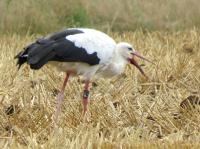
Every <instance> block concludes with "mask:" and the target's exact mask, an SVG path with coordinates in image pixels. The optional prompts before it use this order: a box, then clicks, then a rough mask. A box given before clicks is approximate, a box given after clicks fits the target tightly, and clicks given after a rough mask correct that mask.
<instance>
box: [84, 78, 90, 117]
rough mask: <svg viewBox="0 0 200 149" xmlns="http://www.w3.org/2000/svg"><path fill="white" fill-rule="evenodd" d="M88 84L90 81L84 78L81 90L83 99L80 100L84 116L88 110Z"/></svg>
mask: <svg viewBox="0 0 200 149" xmlns="http://www.w3.org/2000/svg"><path fill="white" fill-rule="evenodd" d="M89 84H90V81H89V80H86V81H85V87H84V91H83V100H82V102H83V115H84V116H85V114H86V112H87V111H88V104H89V100H88V97H89Z"/></svg>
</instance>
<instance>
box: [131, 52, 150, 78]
mask: <svg viewBox="0 0 200 149" xmlns="http://www.w3.org/2000/svg"><path fill="white" fill-rule="evenodd" d="M132 55H133V58H132V59H129V62H130V63H131V64H132V65H134V66H135V67H136V68H137V69H139V71H140V72H141V73H142V74H143V75H144V76H145V77H147V76H146V74H145V73H144V71H143V69H142V68H141V66H140V65H139V64H138V63H137V61H136V60H135V59H134V57H135V56H136V57H139V58H141V59H143V60H145V61H147V62H150V63H153V62H151V61H150V60H148V59H147V58H145V57H143V56H142V55H140V54H139V53H138V52H134V53H132Z"/></svg>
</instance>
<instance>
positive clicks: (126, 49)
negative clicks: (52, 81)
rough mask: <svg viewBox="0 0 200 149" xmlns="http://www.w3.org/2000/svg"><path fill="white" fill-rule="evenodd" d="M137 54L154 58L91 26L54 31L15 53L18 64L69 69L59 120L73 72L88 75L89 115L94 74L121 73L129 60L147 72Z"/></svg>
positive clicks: (85, 105)
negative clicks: (141, 65)
mask: <svg viewBox="0 0 200 149" xmlns="http://www.w3.org/2000/svg"><path fill="white" fill-rule="evenodd" d="M135 57H139V58H141V59H143V60H146V61H148V62H151V61H150V60H148V59H146V58H144V57H143V56H141V55H140V54H139V53H138V52H137V51H136V50H135V49H134V48H133V46H132V45H131V44H129V43H126V42H120V43H116V42H115V41H114V40H113V39H112V38H111V37H109V36H108V35H107V34H105V33H103V32H101V31H98V30H95V29H88V28H70V29H66V30H63V31H60V32H57V33H53V34H51V35H49V36H47V37H44V38H41V39H38V40H36V41H35V42H33V43H31V44H30V45H28V46H26V47H25V48H24V50H23V51H21V52H19V53H18V54H17V55H16V56H15V58H17V65H18V68H20V67H21V65H22V64H24V63H27V64H28V65H30V68H31V69H34V70H38V69H40V68H41V67H42V66H44V65H45V64H47V63H49V64H52V65H54V66H56V67H57V68H59V70H61V71H63V72H65V73H66V76H65V79H64V83H63V85H62V87H61V90H60V92H59V94H58V95H57V107H56V112H55V121H57V119H58V115H59V113H60V110H61V105H62V102H63V99H64V90H65V86H66V84H67V81H68V79H69V77H70V76H71V75H72V76H73V75H81V76H82V77H83V79H84V83H85V86H84V90H83V97H82V104H83V114H84V115H85V113H86V112H87V111H88V103H89V88H90V87H89V84H90V81H91V80H92V78H93V77H94V76H96V77H97V78H98V77H104V78H111V77H113V76H116V75H119V74H121V73H123V71H124V69H125V66H126V65H127V64H128V63H130V64H132V65H134V66H135V67H136V68H138V69H139V71H140V72H141V73H142V74H143V75H144V76H146V75H145V73H144V71H143V70H142V68H141V67H140V65H139V64H138V63H137V61H136V60H135Z"/></svg>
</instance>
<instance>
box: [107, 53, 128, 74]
mask: <svg viewBox="0 0 200 149" xmlns="http://www.w3.org/2000/svg"><path fill="white" fill-rule="evenodd" d="M126 64H127V60H126V59H125V58H124V57H123V56H122V55H121V54H120V53H119V51H118V49H116V50H115V53H114V55H113V58H112V60H111V63H110V64H109V65H110V66H109V68H110V71H111V72H113V73H114V74H115V75H118V74H121V73H122V72H123V71H124V69H125V66H126Z"/></svg>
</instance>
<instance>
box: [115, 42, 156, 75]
mask: <svg viewBox="0 0 200 149" xmlns="http://www.w3.org/2000/svg"><path fill="white" fill-rule="evenodd" d="M117 50H118V52H119V53H120V55H121V56H122V57H123V58H124V59H126V60H127V61H128V62H129V63H131V64H132V65H134V66H135V67H136V68H138V69H139V71H140V72H141V73H142V74H143V75H144V76H146V75H145V73H144V71H143V69H142V68H141V66H140V65H139V64H138V63H137V61H136V60H135V57H138V58H141V59H143V60H145V61H148V62H150V63H152V62H151V61H150V60H148V59H146V58H145V57H143V56H142V55H140V54H139V53H138V52H137V51H136V50H135V49H134V48H133V46H132V45H130V44H129V43H126V42H120V43H118V44H117Z"/></svg>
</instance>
